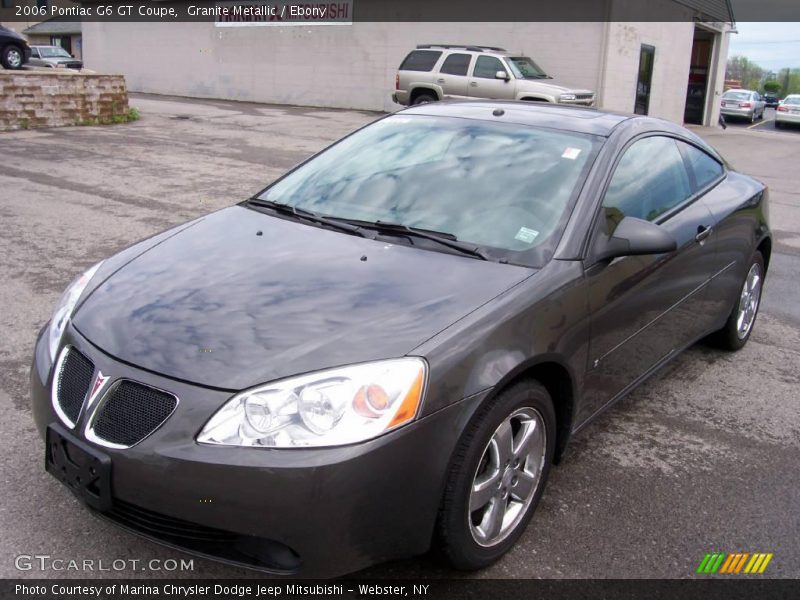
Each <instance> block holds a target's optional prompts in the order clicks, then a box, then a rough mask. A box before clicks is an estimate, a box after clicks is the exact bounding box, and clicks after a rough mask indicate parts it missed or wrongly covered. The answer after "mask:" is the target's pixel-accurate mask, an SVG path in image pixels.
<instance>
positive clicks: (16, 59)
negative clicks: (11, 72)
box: [0, 45, 25, 69]
mask: <svg viewBox="0 0 800 600" xmlns="http://www.w3.org/2000/svg"><path fill="white" fill-rule="evenodd" d="M24 60H25V57H24V55H23V53H22V50H20V49H19V48H18V47H17V46H14V45H8V46H6V47H5V48H3V51H2V52H0V62H2V63H3V66H4V67H5V68H6V69H21V68H22V63H23V61H24Z"/></svg>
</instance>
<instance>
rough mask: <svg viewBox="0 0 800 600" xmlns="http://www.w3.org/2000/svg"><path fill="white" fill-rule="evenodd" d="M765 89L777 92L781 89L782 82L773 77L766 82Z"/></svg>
mask: <svg viewBox="0 0 800 600" xmlns="http://www.w3.org/2000/svg"><path fill="white" fill-rule="evenodd" d="M764 91H765V92H772V93H773V94H777V93H779V92H780V91H781V84H780V83H778V82H777V81H775V80H774V79H771V80H769V81H765V82H764Z"/></svg>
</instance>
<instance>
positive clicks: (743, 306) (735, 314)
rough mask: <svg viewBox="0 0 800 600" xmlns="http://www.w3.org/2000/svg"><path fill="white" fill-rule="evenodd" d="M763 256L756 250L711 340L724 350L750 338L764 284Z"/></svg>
mask: <svg viewBox="0 0 800 600" xmlns="http://www.w3.org/2000/svg"><path fill="white" fill-rule="evenodd" d="M764 273H765V271H764V257H763V256H761V253H760V252H758V251H756V253H755V254H754V255H753V258H752V259H751V261H750V267H749V268H748V270H747V275H746V276H745V278H744V282H743V283H742V287H741V289H740V291H739V297H738V299H737V301H736V304H735V305H734V307H733V310H732V311H731V314H730V316H729V317H728V320H727V322H726V323H725V326H724V327H723V328H722V329H720V330H719V331H718V332H716V334H714V336H713V338H712V339H713V341H715V342H716V343H717V345H718V346H720V347H722V348H724V349H726V350H739V348H742V347H743V346H744V345H745V344H746V343H747V340H749V339H750V334H751V333H752V332H753V325H754V324H755V322H756V317H757V316H758V309H759V306H760V305H761V289H762V287H763V285H764Z"/></svg>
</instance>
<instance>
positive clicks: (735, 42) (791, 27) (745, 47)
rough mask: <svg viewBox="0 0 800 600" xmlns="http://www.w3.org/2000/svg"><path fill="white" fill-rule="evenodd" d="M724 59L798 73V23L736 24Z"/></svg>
mask: <svg viewBox="0 0 800 600" xmlns="http://www.w3.org/2000/svg"><path fill="white" fill-rule="evenodd" d="M736 29H737V31H738V32H739V33H734V34H731V42H730V48H729V50H728V56H729V57H730V56H736V55H737V54H741V55H744V56H746V57H747V58H749V59H750V60H752V61H753V62H755V63H756V64H758V65H761V66H762V67H763V68H765V69H769V70H771V71H778V70H780V69H783V68H784V67H790V68H798V69H800V23H753V22H743V23H736Z"/></svg>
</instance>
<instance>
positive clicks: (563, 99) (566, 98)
mask: <svg viewBox="0 0 800 600" xmlns="http://www.w3.org/2000/svg"><path fill="white" fill-rule="evenodd" d="M576 99H577V96H576V95H575V94H561V96H559V100H560V101H561V102H570V101H572V100H576Z"/></svg>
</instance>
